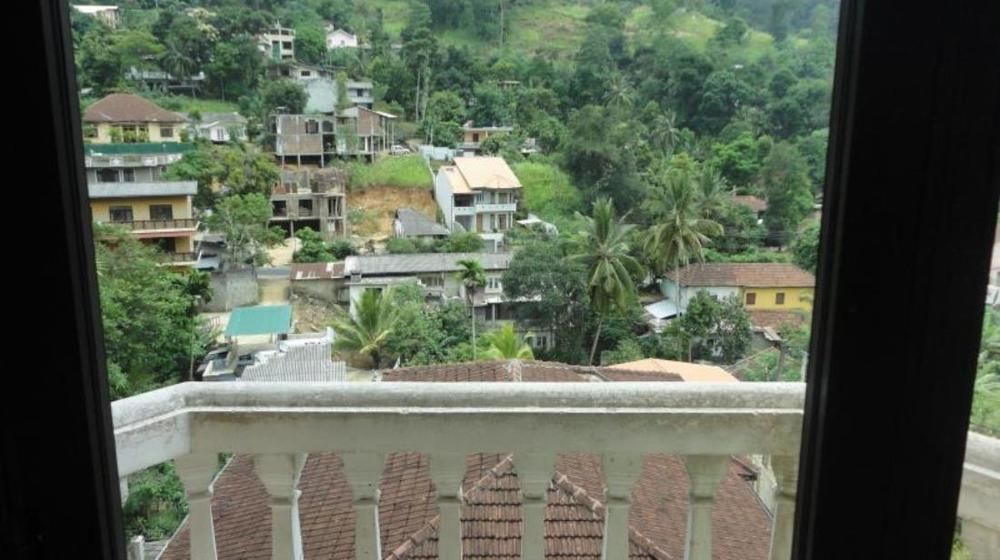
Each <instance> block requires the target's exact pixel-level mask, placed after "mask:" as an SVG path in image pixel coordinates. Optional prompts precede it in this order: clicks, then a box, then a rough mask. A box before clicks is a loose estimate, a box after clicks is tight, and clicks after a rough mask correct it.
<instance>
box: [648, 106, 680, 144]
mask: <svg viewBox="0 0 1000 560" xmlns="http://www.w3.org/2000/svg"><path fill="white" fill-rule="evenodd" d="M679 132H680V130H679V129H678V128H677V115H676V114H674V112H673V111H667V112H666V113H661V114H659V115H657V116H656V118H655V119H654V120H653V126H652V138H651V140H652V143H653V145H654V146H656V147H657V148H660V149H661V150H663V151H664V152H666V153H668V154H671V153H673V151H674V148H676V147H677V144H678V143H679V142H680V137H679V136H678V133H679Z"/></svg>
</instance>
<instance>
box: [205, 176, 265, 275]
mask: <svg viewBox="0 0 1000 560" xmlns="http://www.w3.org/2000/svg"><path fill="white" fill-rule="evenodd" d="M270 219H271V202H270V201H269V200H268V199H267V198H265V197H264V195H262V194H259V193H251V194H246V195H233V196H227V197H225V198H223V199H222V200H221V201H220V202H219V203H218V204H216V205H215V211H214V212H212V215H211V216H209V217H208V220H206V221H207V222H208V226H209V228H211V229H212V231H215V232H217V233H221V234H222V235H223V237H225V239H226V255H227V257H228V261H229V263H228V266H232V267H236V268H241V267H243V266H244V265H245V264H246V263H248V262H250V263H251V264H253V265H261V264H264V263H266V262H267V261H268V255H267V252H266V249H267V248H268V247H273V246H274V245H277V244H278V243H280V242H281V240H282V239H283V238H284V234H283V233H282V231H281V230H280V229H277V228H269V227H268V225H267V223H268V220H270Z"/></svg>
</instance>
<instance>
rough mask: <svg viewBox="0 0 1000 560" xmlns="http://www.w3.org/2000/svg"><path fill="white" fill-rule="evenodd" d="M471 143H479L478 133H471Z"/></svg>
mask: <svg viewBox="0 0 1000 560" xmlns="http://www.w3.org/2000/svg"><path fill="white" fill-rule="evenodd" d="M472 141H473V142H479V133H478V132H473V133H472Z"/></svg>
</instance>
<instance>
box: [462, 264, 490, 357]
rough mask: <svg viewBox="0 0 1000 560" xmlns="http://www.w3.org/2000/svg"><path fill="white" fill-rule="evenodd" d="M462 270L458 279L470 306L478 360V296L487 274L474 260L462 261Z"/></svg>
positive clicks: (474, 346) (474, 353) (474, 348)
mask: <svg viewBox="0 0 1000 560" xmlns="http://www.w3.org/2000/svg"><path fill="white" fill-rule="evenodd" d="M458 266H459V267H461V270H459V271H458V274H457V275H458V279H459V281H460V282H462V285H463V286H465V301H466V303H467V304H468V305H469V315H471V316H472V359H473V360H475V359H476V307H475V305H476V294H477V293H478V292H479V290H480V289H481V288H482V287H483V286H485V285H486V273H485V272H484V271H483V265H482V264H481V263H480V262H479V261H477V260H473V259H462V260H460V261H458Z"/></svg>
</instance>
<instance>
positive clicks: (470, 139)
mask: <svg viewBox="0 0 1000 560" xmlns="http://www.w3.org/2000/svg"><path fill="white" fill-rule="evenodd" d="M513 130H514V128H513V127H510V126H474V125H473V124H472V121H468V122H467V123H465V124H464V125H463V126H462V142H461V143H460V144H459V145H458V149H459V151H460V152H462V155H464V156H474V155H477V154H479V151H480V146H481V145H482V142H483V140H486V139H487V138H489V137H490V136H495V135H497V134H510V133H511V132H512V131H513Z"/></svg>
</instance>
